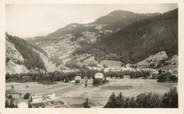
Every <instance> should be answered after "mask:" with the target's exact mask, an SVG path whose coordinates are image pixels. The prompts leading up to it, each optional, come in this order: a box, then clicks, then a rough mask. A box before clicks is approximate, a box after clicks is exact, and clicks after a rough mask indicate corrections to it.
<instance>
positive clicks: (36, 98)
mask: <svg viewBox="0 0 184 114" xmlns="http://www.w3.org/2000/svg"><path fill="white" fill-rule="evenodd" d="M31 99H32V103H39V102H43V97H42V96H40V95H33V96H32V97H31Z"/></svg>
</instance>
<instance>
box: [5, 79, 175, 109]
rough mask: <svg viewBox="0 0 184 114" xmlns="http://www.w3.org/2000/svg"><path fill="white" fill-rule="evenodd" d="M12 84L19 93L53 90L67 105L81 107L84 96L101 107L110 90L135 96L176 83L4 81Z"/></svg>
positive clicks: (159, 91) (141, 81) (93, 104)
mask: <svg viewBox="0 0 184 114" xmlns="http://www.w3.org/2000/svg"><path fill="white" fill-rule="evenodd" d="M12 85H14V88H15V90H16V91H18V92H21V93H26V92H29V93H31V94H33V95H34V94H39V95H46V94H50V93H53V92H55V93H56V95H57V96H58V97H59V98H60V99H61V100H62V101H64V103H65V105H67V106H68V107H81V106H82V104H83V102H84V101H85V99H86V98H88V99H89V103H90V105H91V106H92V107H103V106H104V105H105V104H106V102H107V101H108V98H109V96H110V95H111V93H112V92H114V93H115V94H116V95H117V94H119V92H122V94H123V95H124V96H136V95H138V94H140V93H145V92H153V93H157V94H163V93H165V92H167V91H169V89H170V88H171V87H177V83H158V82H157V81H156V80H152V79H128V80H123V79H110V80H109V83H107V84H104V85H102V86H99V87H87V88H84V85H83V84H80V85H74V84H71V83H63V82H57V84H54V85H43V84H38V83H36V82H28V83H6V89H9V88H11V86H12Z"/></svg>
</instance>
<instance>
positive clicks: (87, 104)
mask: <svg viewBox="0 0 184 114" xmlns="http://www.w3.org/2000/svg"><path fill="white" fill-rule="evenodd" d="M83 107H84V108H90V106H89V100H88V98H86V100H85V102H84V103H83Z"/></svg>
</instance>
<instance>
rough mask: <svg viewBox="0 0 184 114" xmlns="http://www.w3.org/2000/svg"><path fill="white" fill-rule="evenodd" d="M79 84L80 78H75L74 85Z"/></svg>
mask: <svg viewBox="0 0 184 114" xmlns="http://www.w3.org/2000/svg"><path fill="white" fill-rule="evenodd" d="M80 82H81V76H75V84H78V83H80Z"/></svg>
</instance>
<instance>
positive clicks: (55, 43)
mask: <svg viewBox="0 0 184 114" xmlns="http://www.w3.org/2000/svg"><path fill="white" fill-rule="evenodd" d="M155 15H159V14H136V13H133V12H128V11H113V12H111V13H109V14H108V15H106V16H103V17H100V18H98V19H97V20H95V21H94V22H93V23H88V24H77V23H73V24H69V25H67V26H66V27H63V28H61V29H58V30H57V31H55V32H53V33H50V34H48V35H47V36H42V37H35V38H32V39H29V40H28V41H29V42H31V43H34V44H36V45H37V46H39V47H41V48H42V49H43V50H44V51H45V52H47V54H48V56H49V57H50V58H51V60H52V61H54V62H55V63H57V64H58V65H60V64H66V63H67V62H70V61H71V60H72V61H76V60H74V59H79V58H78V57H84V56H85V55H86V54H87V55H90V56H91V57H89V56H86V57H87V58H93V57H95V58H96V55H98V54H99V53H101V52H102V51H101V50H100V52H99V53H98V52H96V53H92V54H91V53H88V52H87V51H86V50H85V49H88V47H91V46H93V44H96V43H97V42H99V41H100V40H101V39H102V38H104V37H107V36H110V35H111V34H113V33H115V32H117V31H119V30H121V29H123V28H126V27H127V26H128V25H130V24H132V23H134V22H137V21H140V20H143V19H146V18H151V17H153V16H155ZM83 49H84V50H83ZM97 51H98V50H97ZM102 55H103V53H102ZM87 58H86V59H87ZM94 63H96V62H95V61H94Z"/></svg>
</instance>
